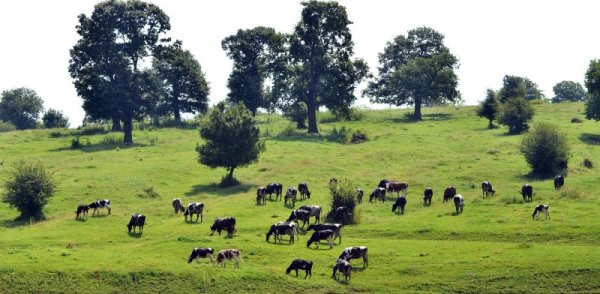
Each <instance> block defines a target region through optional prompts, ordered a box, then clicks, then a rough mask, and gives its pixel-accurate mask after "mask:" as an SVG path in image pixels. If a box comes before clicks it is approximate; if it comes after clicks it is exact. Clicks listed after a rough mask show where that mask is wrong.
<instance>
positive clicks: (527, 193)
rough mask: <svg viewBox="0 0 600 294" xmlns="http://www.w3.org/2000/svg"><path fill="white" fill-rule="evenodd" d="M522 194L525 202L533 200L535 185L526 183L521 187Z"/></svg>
mask: <svg viewBox="0 0 600 294" xmlns="http://www.w3.org/2000/svg"><path fill="white" fill-rule="evenodd" d="M521 195H523V202H527V200H528V199H529V202H531V201H533V187H532V186H531V185H529V184H525V185H523V186H522V187H521Z"/></svg>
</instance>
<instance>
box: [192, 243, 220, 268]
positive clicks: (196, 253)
mask: <svg viewBox="0 0 600 294" xmlns="http://www.w3.org/2000/svg"><path fill="white" fill-rule="evenodd" d="M214 253H215V250H214V249H212V248H210V247H209V248H194V250H192V254H190V258H189V259H188V263H192V261H193V260H194V259H196V262H200V258H208V259H210V262H211V263H212V264H213V265H214V264H215V262H214V261H213V254H214Z"/></svg>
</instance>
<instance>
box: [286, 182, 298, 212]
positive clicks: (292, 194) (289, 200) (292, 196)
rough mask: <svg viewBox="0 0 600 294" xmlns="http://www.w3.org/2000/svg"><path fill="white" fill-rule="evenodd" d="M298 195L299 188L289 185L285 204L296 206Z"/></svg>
mask: <svg viewBox="0 0 600 294" xmlns="http://www.w3.org/2000/svg"><path fill="white" fill-rule="evenodd" d="M296 195H298V190H296V189H294V188H293V187H288V189H287V192H285V199H284V204H285V205H289V206H291V207H294V206H296Z"/></svg>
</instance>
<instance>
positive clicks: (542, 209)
mask: <svg viewBox="0 0 600 294" xmlns="http://www.w3.org/2000/svg"><path fill="white" fill-rule="evenodd" d="M542 213H543V214H544V215H546V219H550V207H549V206H548V205H547V204H543V205H538V206H536V207H535V209H534V210H533V214H532V215H531V218H532V219H535V217H536V216H537V215H538V214H542Z"/></svg>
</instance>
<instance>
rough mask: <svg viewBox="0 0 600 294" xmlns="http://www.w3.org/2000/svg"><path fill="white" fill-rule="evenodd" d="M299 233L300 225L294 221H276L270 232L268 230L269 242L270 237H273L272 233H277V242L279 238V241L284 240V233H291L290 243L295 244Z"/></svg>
mask: <svg viewBox="0 0 600 294" xmlns="http://www.w3.org/2000/svg"><path fill="white" fill-rule="evenodd" d="M297 233H298V226H296V225H295V224H294V223H290V222H282V223H276V224H274V225H271V228H270V229H269V232H267V242H269V238H271V235H275V243H277V240H279V242H282V240H281V236H282V235H290V242H289V244H293V243H294V240H295V238H294V237H295V236H297Z"/></svg>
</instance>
